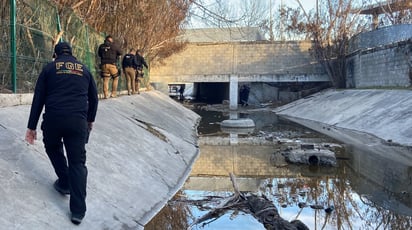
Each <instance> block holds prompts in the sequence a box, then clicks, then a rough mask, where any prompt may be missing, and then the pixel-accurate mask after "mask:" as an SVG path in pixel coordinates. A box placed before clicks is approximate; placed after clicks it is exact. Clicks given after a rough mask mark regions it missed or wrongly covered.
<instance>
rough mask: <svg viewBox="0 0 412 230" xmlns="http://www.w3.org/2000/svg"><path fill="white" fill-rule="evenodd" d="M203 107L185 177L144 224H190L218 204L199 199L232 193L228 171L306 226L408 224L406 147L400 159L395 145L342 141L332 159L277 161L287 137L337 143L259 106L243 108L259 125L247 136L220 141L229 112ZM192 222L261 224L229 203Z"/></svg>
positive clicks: (411, 190)
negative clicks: (213, 215)
mask: <svg viewBox="0 0 412 230" xmlns="http://www.w3.org/2000/svg"><path fill="white" fill-rule="evenodd" d="M200 114H201V116H202V121H203V122H202V124H200V126H199V129H198V131H199V133H200V140H199V143H200V145H199V148H200V156H199V158H198V159H197V161H196V162H195V164H194V166H193V169H192V173H191V175H190V178H189V179H188V180H187V182H186V183H185V185H184V187H183V188H182V190H181V191H180V192H179V193H178V194H177V195H176V196H175V198H174V199H173V200H172V201H170V202H169V204H168V205H167V206H166V207H165V208H164V209H163V210H162V211H161V212H160V213H159V214H158V215H157V216H156V217H155V218H154V219H153V220H152V221H151V222H150V223H149V224H148V225H146V227H145V229H187V228H188V227H189V226H190V224H191V223H193V221H194V220H196V219H197V218H199V217H201V216H202V215H204V214H206V213H207V212H208V211H210V208H213V207H216V205H218V204H216V203H207V202H196V201H198V200H202V199H205V198H207V197H219V196H220V197H229V196H230V195H232V194H233V186H232V183H231V181H230V179H229V177H228V175H229V173H231V172H232V173H234V174H235V175H236V177H237V180H236V181H237V184H238V186H239V189H240V190H241V191H245V192H246V191H247V192H251V193H253V194H258V195H265V196H266V197H267V198H269V199H270V200H271V201H272V202H273V204H274V205H275V206H276V207H277V209H278V212H279V214H280V216H281V217H282V218H283V219H285V220H287V221H292V220H295V219H298V220H300V221H302V222H303V223H304V224H305V225H307V226H308V227H309V229H412V168H411V167H412V164H411V163H410V162H411V159H410V158H408V156H411V154H409V155H408V154H404V155H403V158H400V159H401V160H399V158H396V157H393V155H395V154H397V150H393V151H391V150H389V151H386V154H377V153H376V152H374V151H372V150H365V149H363V150H360V149H356V148H355V147H353V146H350V145H342V146H344V147H345V148H341V149H336V150H337V151H336V156H337V159H338V164H337V167H318V166H307V165H290V164H289V165H287V166H284V167H278V166H275V165H276V162H274V161H276V158H274V157H273V156H274V153H275V152H276V151H280V150H281V149H282V145H284V144H285V143H298V144H299V143H303V142H304V143H307V142H311V143H316V142H317V143H325V142H326V143H336V144H337V145H340V143H338V142H336V141H334V140H332V139H330V138H328V137H326V136H323V135H321V134H319V133H316V132H314V131H312V130H308V129H306V128H304V127H302V126H300V125H297V124H295V123H292V122H289V121H286V120H284V119H281V118H279V117H277V116H276V115H274V114H273V113H270V112H263V111H261V112H253V113H249V114H242V115H241V116H244V117H249V118H251V119H253V120H254V121H255V124H256V129H255V131H254V132H253V133H250V134H245V135H239V137H238V138H239V139H241V140H248V141H243V142H242V141H240V142H239V144H236V145H231V144H228V142H225V141H224V140H225V138H228V134H226V133H223V132H221V130H220V129H219V128H220V126H219V122H220V121H221V120H224V119H228V115H225V114H222V113H220V112H208V111H201V113H200ZM250 138H252V139H253V138H254V139H255V141H250ZM256 139H258V140H261V141H256ZM406 151H408V150H406ZM193 229H253V230H255V229H264V227H263V225H262V224H261V223H259V222H258V221H257V220H256V219H254V218H253V216H252V215H249V214H246V213H242V212H239V211H236V210H228V211H227V213H226V214H225V215H223V216H221V217H219V218H218V219H215V220H209V221H208V222H204V223H203V224H200V225H196V226H193Z"/></svg>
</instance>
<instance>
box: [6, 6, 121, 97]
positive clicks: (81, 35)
mask: <svg viewBox="0 0 412 230" xmlns="http://www.w3.org/2000/svg"><path fill="white" fill-rule="evenodd" d="M2 2H3V3H4V4H6V5H4V4H3V5H4V6H3V11H2V12H1V14H2V15H1V16H2V17H1V18H2V19H1V21H0V32H1V34H0V36H1V37H2V42H1V43H0V64H1V66H2V68H0V77H1V78H0V93H12V89H13V82H12V68H11V64H10V63H11V56H12V53H11V50H10V42H11V41H10V40H11V39H10V38H11V36H10V12H9V9H10V1H9V0H2ZM16 4H17V7H16V11H17V14H16V15H17V16H16V57H17V67H16V89H17V90H16V92H17V93H30V92H33V90H34V87H35V84H36V80H37V77H38V75H39V73H40V71H41V70H42V68H43V66H44V65H45V64H46V63H48V62H50V61H51V60H52V56H53V48H54V47H53V44H54V39H57V38H58V34H59V31H58V30H59V29H58V28H59V26H58V22H59V20H58V18H60V24H61V26H60V28H61V31H62V32H63V33H62V36H61V39H63V40H64V41H67V42H69V43H70V44H72V46H73V54H74V56H76V57H77V59H79V60H80V61H81V62H83V63H84V64H86V65H87V66H88V68H89V69H90V71H91V72H92V74H93V76H94V77H95V80H96V83H97V85H98V88H99V92H102V83H101V79H100V73H99V58H98V56H97V48H98V46H99V45H100V44H101V43H102V42H103V40H104V35H103V34H102V33H97V32H96V31H94V30H93V29H92V28H90V27H89V26H88V25H86V24H84V22H83V21H82V20H81V19H80V18H79V17H78V16H77V15H76V14H75V13H74V12H73V11H72V10H71V9H64V10H63V11H62V12H60V17H58V14H57V8H56V7H55V5H54V3H52V2H50V1H47V0H17V1H16ZM125 85H126V84H125V83H124V82H123V81H122V78H120V80H119V90H123V89H125Z"/></svg>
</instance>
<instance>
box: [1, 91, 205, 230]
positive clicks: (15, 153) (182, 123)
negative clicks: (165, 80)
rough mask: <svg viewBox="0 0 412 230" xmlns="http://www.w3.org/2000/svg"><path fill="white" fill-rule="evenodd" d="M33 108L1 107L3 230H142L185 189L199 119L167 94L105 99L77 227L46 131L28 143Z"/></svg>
mask: <svg viewBox="0 0 412 230" xmlns="http://www.w3.org/2000/svg"><path fill="white" fill-rule="evenodd" d="M8 97H10V96H8ZM21 98H27V96H23V97H21V96H20V98H19V99H17V101H18V102H19V103H24V102H23V101H21ZM14 100H15V99H14ZM7 101H10V100H9V99H7ZM29 110H30V106H29V105H19V106H7V107H3V108H0V183H1V187H0V203H1V206H0V214H1V215H0V226H1V229H34V230H36V229H42V230H43V229H73V228H75V229H99V230H101V229H143V226H144V225H145V224H146V223H147V222H148V221H149V220H150V219H151V218H152V217H153V216H154V215H155V214H156V213H157V212H158V211H159V210H160V209H161V208H162V207H163V206H164V204H165V203H166V202H167V201H168V200H169V199H170V198H171V197H172V196H173V195H174V194H175V193H176V192H177V191H178V190H179V189H180V188H181V186H182V185H183V183H184V181H185V180H186V178H187V176H188V173H189V172H190V170H191V166H192V164H193V162H194V160H195V159H196V157H197V156H198V147H197V135H196V126H197V123H198V121H199V119H200V118H199V116H198V115H197V114H195V113H194V112H192V111H190V110H188V109H186V108H184V107H183V106H181V105H179V104H178V103H176V102H174V101H173V100H171V99H170V98H168V97H167V96H166V95H163V94H161V93H159V92H156V91H150V92H146V93H143V94H141V95H134V96H122V97H119V98H115V99H110V100H102V101H100V104H99V109H98V113H97V118H96V123H95V126H94V129H93V131H92V133H91V136H90V140H89V144H88V145H87V166H88V170H89V177H88V185H87V191H88V195H87V204H88V211H87V214H86V217H85V219H84V221H83V223H82V224H81V225H80V226H74V225H73V224H72V223H71V222H70V221H69V211H68V201H69V199H68V197H63V196H61V195H59V194H58V193H57V192H56V191H54V190H53V187H52V184H53V182H54V180H55V179H56V176H55V174H54V172H53V169H52V167H51V165H50V163H49V160H48V158H47V156H46V154H45V152H44V148H43V144H42V141H41V139H42V136H41V131H39V128H38V140H37V141H36V143H35V145H28V144H27V143H25V141H24V135H25V131H26V124H27V118H28V115H29Z"/></svg>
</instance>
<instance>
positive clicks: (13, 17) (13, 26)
mask: <svg viewBox="0 0 412 230" xmlns="http://www.w3.org/2000/svg"><path fill="white" fill-rule="evenodd" d="M10 53H11V60H10V61H11V75H12V76H11V82H12V86H13V93H16V92H17V80H16V78H17V77H16V71H17V70H16V66H17V55H16V0H10Z"/></svg>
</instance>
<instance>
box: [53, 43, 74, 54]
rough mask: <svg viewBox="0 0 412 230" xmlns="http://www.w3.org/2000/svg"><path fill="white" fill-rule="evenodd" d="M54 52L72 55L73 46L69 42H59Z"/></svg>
mask: <svg viewBox="0 0 412 230" xmlns="http://www.w3.org/2000/svg"><path fill="white" fill-rule="evenodd" d="M54 53H55V54H57V55H62V54H64V53H66V54H70V55H72V47H71V46H70V44H69V43H67V42H59V43H57V45H56V46H55V47H54Z"/></svg>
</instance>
